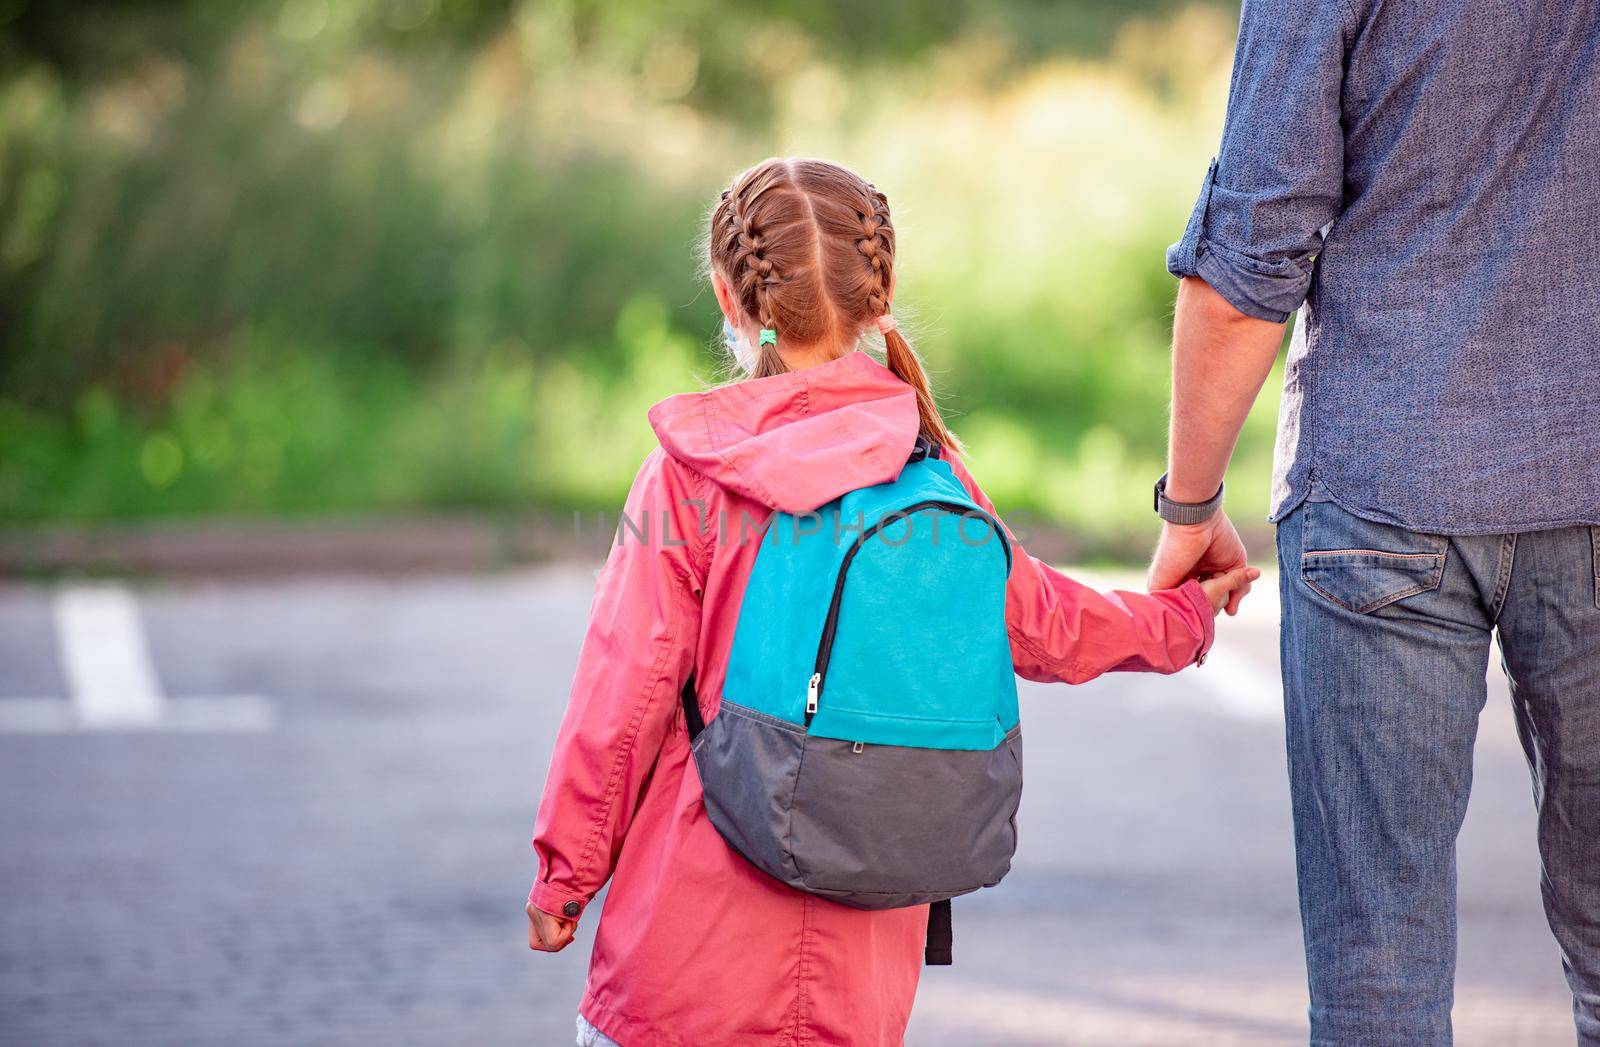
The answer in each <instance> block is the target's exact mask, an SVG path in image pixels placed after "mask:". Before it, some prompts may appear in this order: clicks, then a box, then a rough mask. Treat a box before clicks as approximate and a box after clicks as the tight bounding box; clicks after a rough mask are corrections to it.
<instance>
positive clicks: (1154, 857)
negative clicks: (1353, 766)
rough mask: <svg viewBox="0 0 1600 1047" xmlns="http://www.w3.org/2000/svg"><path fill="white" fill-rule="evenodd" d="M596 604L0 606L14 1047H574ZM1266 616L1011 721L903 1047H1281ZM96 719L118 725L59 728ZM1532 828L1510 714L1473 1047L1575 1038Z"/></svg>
mask: <svg viewBox="0 0 1600 1047" xmlns="http://www.w3.org/2000/svg"><path fill="white" fill-rule="evenodd" d="M1127 581H1129V582H1131V581H1132V580H1131V579H1128V580H1127ZM591 587H592V575H591V573H590V572H589V571H588V570H587V569H581V568H576V567H552V568H543V569H536V570H524V571H517V572H512V573H505V574H495V575H482V574H479V575H456V576H434V577H417V576H411V577H405V578H393V579H387V580H372V579H365V580H361V579H316V578H305V579H299V580H279V581H259V580H256V581H243V580H237V581H212V582H190V583H182V584H167V585H161V586H151V587H143V588H138V589H136V590H134V591H133V593H132V599H131V601H129V602H128V603H127V604H124V603H123V602H121V601H120V600H119V599H117V598H110V599H101V600H98V601H97V600H95V599H92V598H91V599H89V600H87V602H85V601H84V600H82V599H67V598H66V594H67V593H68V592H72V591H75V590H63V589H61V588H57V587H43V586H39V587H35V586H21V585H11V586H0V797H3V800H0V841H3V846H0V897H3V898H4V899H5V902H4V904H3V905H0V1043H4V1044H16V1045H24V1044H26V1045H37V1044H98V1043H105V1044H119V1045H121V1044H152V1045H154V1044H162V1045H167V1044H229V1045H233V1044H270V1045H276V1044H285V1045H287V1044H307V1043H315V1044H352V1045H356V1044H361V1045H366V1044H374V1043H382V1044H462V1043H470V1044H528V1043H533V1044H540V1045H544V1044H564V1043H568V1042H570V1036H571V1020H572V1019H571V1016H572V1011H573V1008H574V1006H575V1005H576V1001H577V999H578V996H579V992H580V987H581V984H582V978H583V967H584V962H585V958H586V955H585V954H586V949H587V946H588V941H589V938H588V935H587V934H585V935H584V936H583V937H582V938H581V939H580V941H579V943H578V944H577V945H576V946H575V947H574V948H572V949H570V950H569V951H568V952H566V953H563V954H561V955H560V956H556V957H549V956H536V955H532V954H530V953H529V952H528V950H527V948H526V944H525V930H524V921H523V917H522V915H521V905H522V901H523V898H524V897H525V895H526V891H527V886H528V879H529V876H530V869H531V859H530V852H529V848H528V836H529V832H530V828H531V820H532V812H533V810H534V805H535V803H536V799H537V790H538V788H539V785H540V782H541V781H542V778H543V774H544V769H545V763H546V760H547V758H548V751H549V746H550V745H551V743H552V740H553V738H554V734H555V730H556V726H557V723H558V721H559V717H560V714H561V709H562V705H563V703H564V700H565V691H566V686H567V682H568V679H569V675H570V672H571V667H572V664H573V660H574V658H575V657H576V652H577V644H578V639H579V634H580V630H581V627H582V622H583V619H584V616H585V613H586V611H587V608H588V602H589V594H590V589H591ZM79 595H80V596H81V595H82V594H81V593H80V594H79ZM1271 596H1272V594H1271V590H1270V588H1268V589H1266V590H1258V595H1257V596H1256V597H1253V598H1252V601H1251V602H1249V603H1247V604H1246V608H1247V614H1246V616H1245V617H1244V619H1243V620H1242V621H1225V622H1224V623H1223V625H1222V639H1221V641H1220V644H1219V647H1218V650H1217V654H1216V655H1215V657H1214V658H1213V659H1212V660H1211V661H1210V662H1209V663H1208V664H1207V665H1206V666H1205V667H1204V668H1203V669H1201V670H1199V671H1198V672H1191V673H1186V674H1184V675H1182V676H1179V677H1176V678H1172V679H1163V678H1153V677H1144V676H1118V677H1112V678H1107V679H1104V680H1101V681H1097V682H1095V683H1093V684H1090V685H1087V686H1085V687H1081V688H1076V689H1069V688H1065V687H1043V686H1033V685H1028V686H1026V687H1025V688H1024V691H1023V716H1024V720H1025V722H1026V723H1027V725H1028V754H1027V758H1028V790H1027V795H1026V797H1025V800H1024V805H1023V812H1022V831H1023V846H1022V850H1021V853H1020V854H1019V856H1018V859H1017V862H1016V866H1015V871H1014V872H1013V874H1012V875H1011V877H1009V878H1008V879H1007V881H1006V883H1005V884H1004V885H1002V886H1001V887H1000V888H998V889H996V890H993V891H986V892H982V893H981V894H979V895H977V896H973V897H970V898H965V899H961V900H960V901H958V902H957V904H956V908H955V921H956V965H955V966H954V967H951V968H946V969H936V970H930V971H928V972H927V975H926V977H925V978H924V981H923V987H922V991H921V994H920V997H919V1001H918V1009H917V1014H916V1018H915V1019H914V1022H913V1027H912V1031H911V1036H910V1042H911V1043H912V1044H913V1045H958V1044H959V1045H973V1044H984V1045H990V1044H993V1045H1007V1044H1088V1045H1101V1044H1104V1045H1117V1047H1126V1045H1140V1044H1162V1045H1182V1044H1194V1045H1200V1044H1292V1043H1295V1042H1303V1041H1304V1029H1305V1025H1304V1018H1303V1007H1304V989H1303V982H1302V979H1303V966H1302V961H1301V958H1300V947H1299V934H1298V924H1297V919H1296V915H1295V898H1294V886H1293V864H1292V851H1291V845H1290V840H1289V828H1288V797H1287V788H1286V784H1285V780H1284V771H1283V742H1282V736H1281V713H1280V712H1279V711H1278V708H1277V702H1278V697H1277V690H1276V683H1275V679H1274V674H1275V659H1274V653H1273V652H1274V649H1275V645H1274V640H1273V634H1272V621H1273V600H1272V598H1271ZM129 607H131V608H132V611H131V613H132V615H133V620H134V621H135V622H137V623H138V626H137V627H138V628H140V629H142V630H143V632H144V633H145V634H146V635H147V636H148V665H147V666H146V668H147V669H148V671H149V672H148V679H147V680H146V682H147V683H148V685H149V686H148V688H146V689H144V690H139V689H137V688H136V689H135V691H136V692H137V693H136V694H135V695H134V697H136V698H138V699H139V701H138V702H131V701H130V700H129V697H128V694H127V693H125V692H124V691H121V690H118V689H116V688H112V689H110V690H106V689H104V688H103V687H102V688H101V690H99V691H98V692H97V691H96V690H95V688H96V687H97V686H99V685H96V684H95V682H94V681H95V680H96V679H97V675H96V674H97V673H103V672H105V671H106V665H105V664H103V663H104V659H105V658H108V657H111V656H112V653H109V652H111V650H112V649H111V648H107V647H104V646H97V644H96V643H95V642H92V636H91V634H93V633H94V630H109V631H110V634H111V635H112V636H113V637H114V636H115V634H116V632H117V630H119V629H123V628H124V627H125V625H126V615H127V612H128V608H129ZM119 608H120V609H119ZM118 622H122V623H123V624H121V625H119V624H117V623H118ZM80 633H81V634H82V635H78V634H80ZM102 635H103V634H102ZM74 637H76V638H74ZM114 646H115V645H114V644H113V647H114ZM117 657H122V658H124V659H125V660H124V662H123V663H122V667H121V669H120V670H118V671H119V672H121V673H123V674H124V676H123V677H122V678H130V677H128V676H127V675H126V674H128V673H132V674H133V676H134V677H137V676H138V674H139V672H140V671H141V670H139V669H138V668H137V661H138V659H137V656H136V655H131V654H128V653H127V652H126V651H124V652H123V654H122V655H117ZM126 659H132V661H128V660H126ZM129 665H134V666H135V668H133V669H129V668H128V666H129ZM86 694H87V695H94V694H98V695H99V697H98V698H97V699H93V700H88V699H85V697H84V696H85V695H86ZM241 700H242V701H246V704H245V705H237V704H236V705H234V706H228V705H227V701H241ZM93 701H98V702H99V703H100V704H99V705H95V706H93V707H94V708H98V709H100V710H101V711H100V713H99V714H98V715H100V716H102V717H104V716H107V715H109V716H110V717H111V721H112V722H107V721H106V720H104V719H101V720H98V721H94V720H91V723H92V726H91V727H89V728H82V727H78V726H76V725H77V724H78V723H79V722H80V719H81V712H82V709H83V708H89V707H90V706H91V705H93ZM218 701H223V704H221V705H219V704H215V703H216V702H218ZM86 702H88V704H86ZM50 703H54V704H53V705H52V704H50ZM141 703H142V704H141ZM150 703H154V705H153V707H154V712H151V711H150V708H151V704H150ZM229 708H232V709H233V712H231V713H230V712H227V709H229ZM241 709H242V710H245V713H241V712H240V710H241ZM108 710H109V712H108ZM141 710H142V711H141ZM249 710H254V712H249ZM118 716H123V717H131V718H132V719H131V720H128V721H125V722H123V723H121V724H120V725H119V724H117V723H116V722H114V721H115V720H116V718H117V717H118ZM208 716H209V717H210V719H209V721H208V720H207V719H206V718H207V717H208ZM196 717H198V718H199V719H198V720H197V719H195V718H196ZM1532 824H1533V818H1532V811H1531V804H1530V800H1529V790H1528V782H1527V772H1526V770H1525V768H1524V767H1523V764H1522V757H1521V753H1520V750H1519V749H1518V747H1517V743H1516V739H1515V735H1514V732H1513V730H1512V727H1511V722H1510V717H1509V713H1508V711H1507V708H1506V698H1505V694H1504V688H1503V685H1497V690H1496V691H1495V693H1494V694H1493V695H1492V696H1491V699H1490V706H1489V712H1488V713H1486V714H1485V717H1484V724H1483V730H1482V734H1481V738H1480V743H1479V750H1478V766H1477V791H1476V794H1475V796H1474V798H1473V803H1472V809H1471V812H1470V814H1469V816H1468V821H1467V828H1466V831H1465V834H1464V837H1463V841H1462V855H1461V897H1462V919H1463V930H1462V940H1461V952H1462V960H1461V977H1460V984H1459V989H1458V1006H1457V1011H1456V1017H1457V1029H1458V1042H1459V1043H1461V1044H1463V1045H1470V1044H1482V1045H1494V1047H1514V1045H1519V1044H1529V1045H1542V1044H1555V1043H1570V1042H1571V1037H1572V1032H1571V1025H1570V1022H1569V1019H1568V1016H1567V1011H1568V1006H1569V1003H1568V999H1567V997H1566V992H1565V986H1564V983H1563V982H1562V980H1561V977H1560V971H1559V965H1558V961H1557V958H1556V953H1555V948H1554V946H1553V944H1552V943H1551V941H1550V938H1549V935H1548V933H1547V932H1546V931H1545V929H1544V924H1543V917H1542V914H1541V911H1540V906H1539V897H1538V887H1537V875H1538V863H1537V858H1536V856H1535V854H1534V850H1533V836H1532Z"/></svg>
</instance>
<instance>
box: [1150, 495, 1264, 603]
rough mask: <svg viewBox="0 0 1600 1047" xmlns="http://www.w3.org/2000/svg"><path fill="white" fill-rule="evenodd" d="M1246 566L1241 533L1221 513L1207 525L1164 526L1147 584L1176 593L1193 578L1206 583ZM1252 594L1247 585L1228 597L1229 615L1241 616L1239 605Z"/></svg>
mask: <svg viewBox="0 0 1600 1047" xmlns="http://www.w3.org/2000/svg"><path fill="white" fill-rule="evenodd" d="M1246 565H1247V564H1246V558H1245V551H1244V543H1243V542H1242V541H1240V540H1239V532H1238V531H1236V530H1234V528H1233V521H1232V520H1229V519H1228V514H1227V513H1225V512H1222V511H1221V510H1218V512H1217V514H1216V515H1215V516H1213V517H1212V518H1211V519H1209V520H1207V521H1206V522H1205V523H1200V524H1174V523H1163V524H1162V525H1161V543H1160V544H1159V545H1157V546H1156V555H1155V559H1154V560H1152V561H1151V563H1150V574H1149V576H1148V578H1147V579H1146V584H1147V585H1148V587H1149V588H1150V589H1151V590H1156V589H1175V588H1177V587H1178V586H1180V585H1182V584H1183V583H1184V582H1185V581H1187V580H1189V579H1190V578H1198V579H1202V580H1203V579H1206V578H1210V577H1212V576H1213V575H1219V574H1224V573H1226V572H1228V571H1236V570H1238V569H1240V568H1242V567H1245V566H1246ZM1249 592H1250V583H1249V582H1248V581H1246V582H1245V583H1244V584H1243V585H1242V586H1240V587H1239V588H1236V589H1234V590H1233V591H1232V592H1230V593H1229V594H1228V602H1227V604H1226V605H1225V606H1226V609H1227V612H1228V613H1229V614H1230V615H1231V614H1238V613H1239V601H1241V600H1243V599H1244V598H1245V595H1246V594H1248V593H1249Z"/></svg>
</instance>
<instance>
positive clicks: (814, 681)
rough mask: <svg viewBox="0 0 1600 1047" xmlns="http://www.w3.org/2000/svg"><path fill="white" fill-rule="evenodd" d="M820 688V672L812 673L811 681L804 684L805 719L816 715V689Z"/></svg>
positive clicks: (808, 720) (807, 719) (808, 719)
mask: <svg viewBox="0 0 1600 1047" xmlns="http://www.w3.org/2000/svg"><path fill="white" fill-rule="evenodd" d="M821 688H822V674H821V673H812V674H811V682H810V683H808V684H806V721H807V722H808V723H809V722H810V718H811V717H813V716H815V715H817V691H818V690H820V689H821Z"/></svg>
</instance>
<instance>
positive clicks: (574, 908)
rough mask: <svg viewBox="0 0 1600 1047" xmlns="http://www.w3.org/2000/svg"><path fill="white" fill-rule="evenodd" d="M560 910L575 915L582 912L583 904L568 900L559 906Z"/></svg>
mask: <svg viewBox="0 0 1600 1047" xmlns="http://www.w3.org/2000/svg"><path fill="white" fill-rule="evenodd" d="M561 911H562V912H563V913H565V914H566V915H568V916H573V917H576V916H577V915H578V914H579V913H581V912H583V906H581V905H579V904H578V903H577V902H568V903H567V904H565V905H563V906H562V907H561Z"/></svg>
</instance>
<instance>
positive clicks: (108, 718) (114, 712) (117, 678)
mask: <svg viewBox="0 0 1600 1047" xmlns="http://www.w3.org/2000/svg"><path fill="white" fill-rule="evenodd" d="M55 614H56V647H57V649H58V650H59V652H60V656H61V671H62V674H63V675H64V676H65V677H66V681H67V693H68V694H69V695H71V696H72V705H73V709H74V711H75V712H76V713H77V716H78V719H79V721H80V722H81V723H82V724H83V725H84V726H85V727H90V728H95V727H149V726H151V725H153V724H155V723H158V722H159V721H160V720H161V705H162V699H161V684H160V683H159V682H158V681H157V680H156V671H155V667H154V666H153V665H151V663H150V648H149V645H148V644H147V643H146V642H145V636H144V625H143V623H142V622H140V620H139V605H138V603H137V602H135V601H134V598H133V594H132V593H130V592H129V591H128V590H126V589H124V588H122V587H120V586H112V585H98V586H93V587H88V586H67V587H65V588H63V589H61V590H60V591H59V592H57V593H56V600H55Z"/></svg>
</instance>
